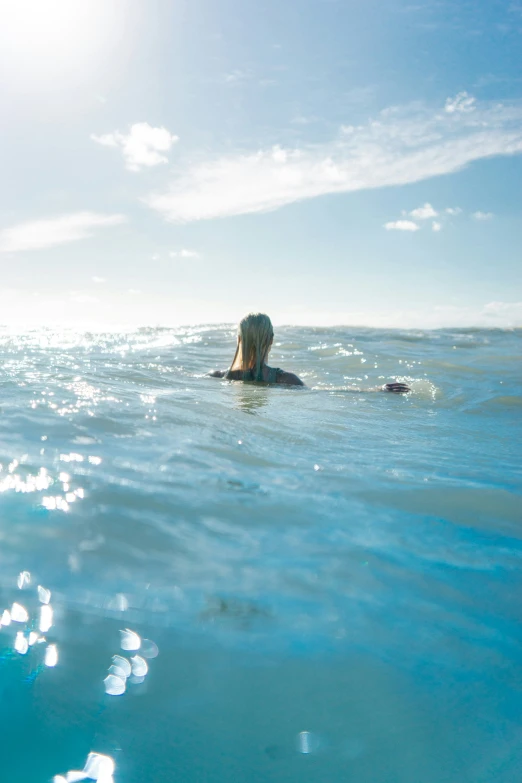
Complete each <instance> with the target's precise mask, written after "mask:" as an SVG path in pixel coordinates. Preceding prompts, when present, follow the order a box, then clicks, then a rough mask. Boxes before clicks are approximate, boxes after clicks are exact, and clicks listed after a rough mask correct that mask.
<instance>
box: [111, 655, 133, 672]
mask: <svg viewBox="0 0 522 783" xmlns="http://www.w3.org/2000/svg"><path fill="white" fill-rule="evenodd" d="M112 663H113V665H114V666H117V667H118V669H121V671H122V672H123V676H124V677H129V676H130V673H131V665H130V663H129V661H128V660H127V658H124V657H123V656H122V655H113V656H112Z"/></svg>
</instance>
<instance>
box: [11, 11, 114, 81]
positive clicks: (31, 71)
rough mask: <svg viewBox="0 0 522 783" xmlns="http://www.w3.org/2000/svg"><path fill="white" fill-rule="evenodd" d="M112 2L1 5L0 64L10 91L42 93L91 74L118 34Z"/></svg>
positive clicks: (112, 45)
mask: <svg viewBox="0 0 522 783" xmlns="http://www.w3.org/2000/svg"><path fill="white" fill-rule="evenodd" d="M122 24H123V19H122V7H121V4H119V3H116V2H114V0H3V1H2V2H1V3H0V64H1V66H2V71H3V73H4V77H7V78H8V80H9V82H10V83H11V86H14V87H16V86H17V85H19V84H20V83H21V82H24V83H31V84H33V85H34V86H38V89H41V88H42V85H44V86H45V88H47V89H53V87H58V88H59V87H60V86H62V85H63V84H64V83H68V82H70V81H72V80H74V78H75V77H78V76H79V75H81V72H82V71H83V72H85V71H88V70H89V69H93V70H94V69H95V68H96V67H97V65H98V64H99V62H100V58H101V57H102V55H103V54H104V52H105V53H107V52H108V51H109V50H111V49H112V47H114V45H115V44H116V42H117V41H118V40H119V39H121V34H122V29H121V28H122Z"/></svg>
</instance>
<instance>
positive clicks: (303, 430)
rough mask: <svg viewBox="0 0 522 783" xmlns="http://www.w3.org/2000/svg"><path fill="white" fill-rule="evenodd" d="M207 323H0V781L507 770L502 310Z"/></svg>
mask: <svg viewBox="0 0 522 783" xmlns="http://www.w3.org/2000/svg"><path fill="white" fill-rule="evenodd" d="M234 345H235V336H234V329H232V328H231V327H228V326H208V327H191V328H185V329H152V328H151V329H140V330H137V331H134V332H130V333H115V334H109V333H107V334H83V333H77V332H73V331H58V330H52V329H45V330H33V331H28V332H25V333H19V332H13V331H9V330H8V329H2V330H1V331H0V358H1V363H0V389H1V401H0V407H1V410H0V463H1V465H2V470H1V471H0V617H1V620H2V624H1V627H0V695H1V701H0V718H1V723H2V752H1V755H0V781H1V783H4V781H5V783H22V781H23V783H42V782H44V781H50V780H53V778H55V776H58V777H56V778H55V779H56V783H63V780H69V781H71V780H78V779H81V778H82V777H85V776H87V775H88V776H89V779H94V780H96V779H97V780H99V781H100V783H109V781H111V780H112V779H113V780H114V781H115V783H149V782H150V783H171V782H172V781H183V783H196V782H197V783H203V782H205V783H207V782H208V783H218V781H219V782H220V783H222V782H225V781H226V782H227V783H228V782H231V783H236V781H237V782H242V781H245V783H246V782H247V781H248V783H257V782H258V781H259V783H261V781H268V780H269V781H274V782H275V783H283V781H284V783H294V781H295V783H298V782H299V783H302V781H306V782H307V783H315V782H317V783H329V782H331V783H339V781H357V783H443V781H444V782H445V783H466V782H467V781H469V782H470V783H490V782H491V783H493V781H494V782H495V783H514V781H517V780H519V779H521V776H522V676H521V661H522V634H521V624H520V620H521V606H522V603H521V598H522V568H521V567H522V525H521V523H522V502H521V495H522V483H521V442H522V440H521V435H522V432H521V430H522V426H521V421H522V415H521V414H522V392H521V383H522V373H521V370H520V356H521V348H522V331H520V330H519V331H516V330H515V331H502V330H491V331H487V330H460V331H457V330H454V331H451V330H442V331H436V332H424V333H423V332H419V331H404V332H399V331H385V330H372V329H351V328H328V329H327V328H321V329H319V328H290V327H287V328H282V329H280V330H277V333H276V343H275V345H274V348H273V352H272V356H271V364H272V365H274V366H280V367H284V368H285V369H287V370H290V371H293V372H296V373H297V374H299V375H300V376H301V377H302V378H303V380H304V381H305V383H306V384H307V387H308V388H306V389H299V388H294V389H290V388H283V387H279V386H278V387H267V386H256V385H254V384H242V383H229V382H226V381H221V380H218V379H212V378H208V377H205V373H206V372H207V371H208V370H210V369H213V368H225V367H226V366H227V364H228V363H229V361H230V359H231V357H232V355H233V350H234ZM395 378H398V379H400V380H406V381H407V382H409V383H410V385H411V387H412V390H413V391H412V393H411V394H409V395H406V396H403V395H393V394H384V393H381V392H372V391H364V389H366V388H370V387H375V386H377V385H381V384H383V383H384V382H385V381H387V380H393V379H395ZM357 389H361V391H356V390H357ZM122 632H123V633H122ZM113 656H118V657H116V658H115V659H114V658H113ZM109 669H110V671H109ZM90 753H96V754H102V755H103V756H104V757H105V756H107V757H109V758H101V757H98V756H95V757H91V758H90V761H89V763H88V764H87V766H85V765H86V762H87V759H88V755H89V754H90ZM73 770H79V771H82V770H83V772H82V774H81V775H80V774H78V775H76V776H75V775H74V774H72V772H71V771H73Z"/></svg>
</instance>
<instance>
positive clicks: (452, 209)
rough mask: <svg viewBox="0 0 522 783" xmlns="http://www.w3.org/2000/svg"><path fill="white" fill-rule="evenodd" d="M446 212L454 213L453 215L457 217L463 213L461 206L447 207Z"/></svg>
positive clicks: (447, 213) (448, 213)
mask: <svg viewBox="0 0 522 783" xmlns="http://www.w3.org/2000/svg"><path fill="white" fill-rule="evenodd" d="M444 212H445V213H446V215H452V216H453V217H456V216H457V215H460V214H461V212H462V209H461V208H460V207H446V209H445V210H444Z"/></svg>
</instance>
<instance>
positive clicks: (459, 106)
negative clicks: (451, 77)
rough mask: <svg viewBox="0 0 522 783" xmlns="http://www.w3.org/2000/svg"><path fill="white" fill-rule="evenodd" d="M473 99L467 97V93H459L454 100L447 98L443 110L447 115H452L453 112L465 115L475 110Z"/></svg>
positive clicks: (469, 96)
mask: <svg viewBox="0 0 522 783" xmlns="http://www.w3.org/2000/svg"><path fill="white" fill-rule="evenodd" d="M475 103H476V101H475V98H473V96H471V95H468V93H467V92H459V94H458V95H456V96H455V97H454V98H448V99H447V100H446V103H445V104H444V110H445V111H446V112H447V113H448V114H454V113H455V112H462V113H465V114H467V113H468V112H471V111H474V110H475Z"/></svg>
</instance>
